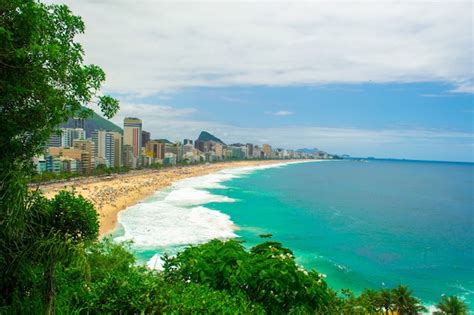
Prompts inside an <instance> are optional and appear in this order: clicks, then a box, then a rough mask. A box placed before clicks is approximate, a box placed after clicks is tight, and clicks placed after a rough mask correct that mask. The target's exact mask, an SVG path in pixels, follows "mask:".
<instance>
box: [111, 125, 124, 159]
mask: <svg viewBox="0 0 474 315" xmlns="http://www.w3.org/2000/svg"><path fill="white" fill-rule="evenodd" d="M111 134H112V135H113V138H114V151H115V152H114V155H115V163H114V165H113V166H115V167H120V166H122V165H123V161H122V160H123V158H122V155H123V145H122V142H123V138H122V135H121V134H120V132H111Z"/></svg>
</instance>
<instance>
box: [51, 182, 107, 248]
mask: <svg viewBox="0 0 474 315" xmlns="http://www.w3.org/2000/svg"><path fill="white" fill-rule="evenodd" d="M51 208H52V215H51V217H52V222H51V229H52V231H53V233H56V232H57V233H58V234H59V235H63V236H64V237H66V238H70V239H71V241H72V242H73V243H76V244H77V243H80V242H87V241H93V240H95V239H97V236H98V234H99V220H98V216H97V212H96V211H95V209H94V206H93V205H92V203H90V202H89V201H87V200H86V199H84V197H82V196H80V195H79V196H76V195H75V194H74V193H71V192H67V191H60V192H58V193H57V194H56V196H55V197H54V199H52V200H51Z"/></svg>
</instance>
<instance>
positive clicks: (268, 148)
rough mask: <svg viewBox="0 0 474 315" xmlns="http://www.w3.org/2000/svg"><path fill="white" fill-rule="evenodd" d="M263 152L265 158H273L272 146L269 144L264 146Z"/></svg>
mask: <svg viewBox="0 0 474 315" xmlns="http://www.w3.org/2000/svg"><path fill="white" fill-rule="evenodd" d="M262 151H263V154H264V155H265V158H267V159H268V158H271V157H272V146H271V145H269V144H264V145H263V146H262Z"/></svg>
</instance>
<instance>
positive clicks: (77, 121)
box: [72, 117, 85, 129]
mask: <svg viewBox="0 0 474 315" xmlns="http://www.w3.org/2000/svg"><path fill="white" fill-rule="evenodd" d="M72 121H73V123H74V128H81V129H85V128H84V121H85V119H84V118H79V117H74V118H73V119H72Z"/></svg>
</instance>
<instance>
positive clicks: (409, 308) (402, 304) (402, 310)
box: [392, 285, 425, 314]
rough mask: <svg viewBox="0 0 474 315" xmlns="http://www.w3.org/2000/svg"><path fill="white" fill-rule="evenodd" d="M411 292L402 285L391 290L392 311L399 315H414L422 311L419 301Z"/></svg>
mask: <svg viewBox="0 0 474 315" xmlns="http://www.w3.org/2000/svg"><path fill="white" fill-rule="evenodd" d="M412 294H413V292H412V291H411V290H410V289H409V288H408V287H407V286H404V285H399V286H398V287H396V288H394V289H393V290H392V295H393V298H394V310H396V311H397V312H398V313H399V314H416V313H419V312H421V311H424V310H425V308H424V307H423V306H422V305H421V303H420V300H418V299H417V298H415V297H413V296H412Z"/></svg>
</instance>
